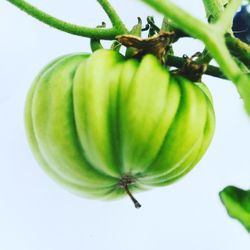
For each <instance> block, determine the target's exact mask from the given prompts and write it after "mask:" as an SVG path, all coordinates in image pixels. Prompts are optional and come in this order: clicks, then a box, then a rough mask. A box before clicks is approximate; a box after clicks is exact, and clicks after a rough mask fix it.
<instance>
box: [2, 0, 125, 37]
mask: <svg viewBox="0 0 250 250" xmlns="http://www.w3.org/2000/svg"><path fill="white" fill-rule="evenodd" d="M7 1H8V2H10V3H12V4H13V5H15V6H16V7H18V8H19V9H21V10H22V11H24V12H26V13H27V14H29V15H31V16H32V17H34V18H36V19H38V20H40V21H41V22H43V23H46V24H48V25H49V26H51V27H54V28H56V29H59V30H61V31H64V32H67V33H70V34H73V35H77V36H84V37H90V38H94V39H105V40H112V39H114V38H115V37H116V36H117V35H121V34H124V32H125V29H124V27H123V25H121V23H120V25H119V26H118V27H113V28H110V29H103V28H89V27H84V26H79V25H75V24H71V23H68V22H65V21H63V20H60V19H58V18H55V17H53V16H51V15H49V14H47V13H45V12H43V11H41V10H39V9H38V8H36V7H35V6H33V5H31V4H29V3H27V2H26V1H24V0H7ZM103 2H104V1H103ZM108 7H109V8H107V9H109V10H110V11H109V15H110V16H112V20H113V22H114V21H115V20H114V17H115V14H114V12H112V11H111V10H112V9H110V6H108ZM116 23H118V19H117V18H116Z"/></svg>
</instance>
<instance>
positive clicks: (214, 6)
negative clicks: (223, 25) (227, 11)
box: [203, 0, 224, 23]
mask: <svg viewBox="0 0 250 250" xmlns="http://www.w3.org/2000/svg"><path fill="white" fill-rule="evenodd" d="M203 4H204V6H205V9H206V14H207V18H208V20H209V21H210V22H211V23H214V22H216V21H217V20H218V19H219V17H220V15H221V13H222V12H223V11H224V3H223V1H222V0H203Z"/></svg>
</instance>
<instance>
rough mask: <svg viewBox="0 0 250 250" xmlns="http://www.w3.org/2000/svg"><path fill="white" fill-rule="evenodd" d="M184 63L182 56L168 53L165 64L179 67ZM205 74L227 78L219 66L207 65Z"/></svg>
mask: <svg viewBox="0 0 250 250" xmlns="http://www.w3.org/2000/svg"><path fill="white" fill-rule="evenodd" d="M184 63H185V59H183V58H182V57H177V56H172V55H168V57H167V61H166V65H168V66H173V67H176V68H178V69H179V68H181V67H182V66H183V65H184ZM205 74H206V75H210V76H214V77H218V78H221V79H227V78H226V77H225V76H224V74H223V73H222V72H221V70H220V68H218V67H215V66H212V65H208V67H207V70H206V72H205Z"/></svg>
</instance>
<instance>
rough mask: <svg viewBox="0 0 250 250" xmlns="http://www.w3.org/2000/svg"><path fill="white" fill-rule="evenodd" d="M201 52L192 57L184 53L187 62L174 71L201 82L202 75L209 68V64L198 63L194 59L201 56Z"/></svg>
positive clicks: (193, 80)
mask: <svg viewBox="0 0 250 250" xmlns="http://www.w3.org/2000/svg"><path fill="white" fill-rule="evenodd" d="M200 54H201V53H200V52H197V53H195V54H194V55H193V56H191V57H188V56H187V55H183V59H184V60H185V63H184V64H183V65H182V67H181V68H180V69H178V70H174V71H172V73H174V74H178V75H181V76H183V77H185V78H187V79H189V80H190V81H192V82H201V78H202V75H203V74H204V73H205V72H206V70H207V64H198V63H197V62H195V61H194V58H196V57H199V56H200Z"/></svg>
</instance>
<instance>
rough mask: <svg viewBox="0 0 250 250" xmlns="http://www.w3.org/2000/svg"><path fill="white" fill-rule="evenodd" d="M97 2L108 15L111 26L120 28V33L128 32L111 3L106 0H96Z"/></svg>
mask: <svg viewBox="0 0 250 250" xmlns="http://www.w3.org/2000/svg"><path fill="white" fill-rule="evenodd" d="M97 2H98V3H99V4H100V5H101V6H102V8H103V10H104V11H105V12H106V14H107V15H108V17H109V19H110V21H111V23H112V24H113V27H116V29H118V30H120V31H121V33H122V34H126V33H128V30H127V28H126V26H125V25H124V23H123V22H122V20H121V19H120V17H119V16H118V14H117V13H116V11H115V9H114V8H113V7H112V6H111V4H110V3H109V2H108V1H107V0H97Z"/></svg>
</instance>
